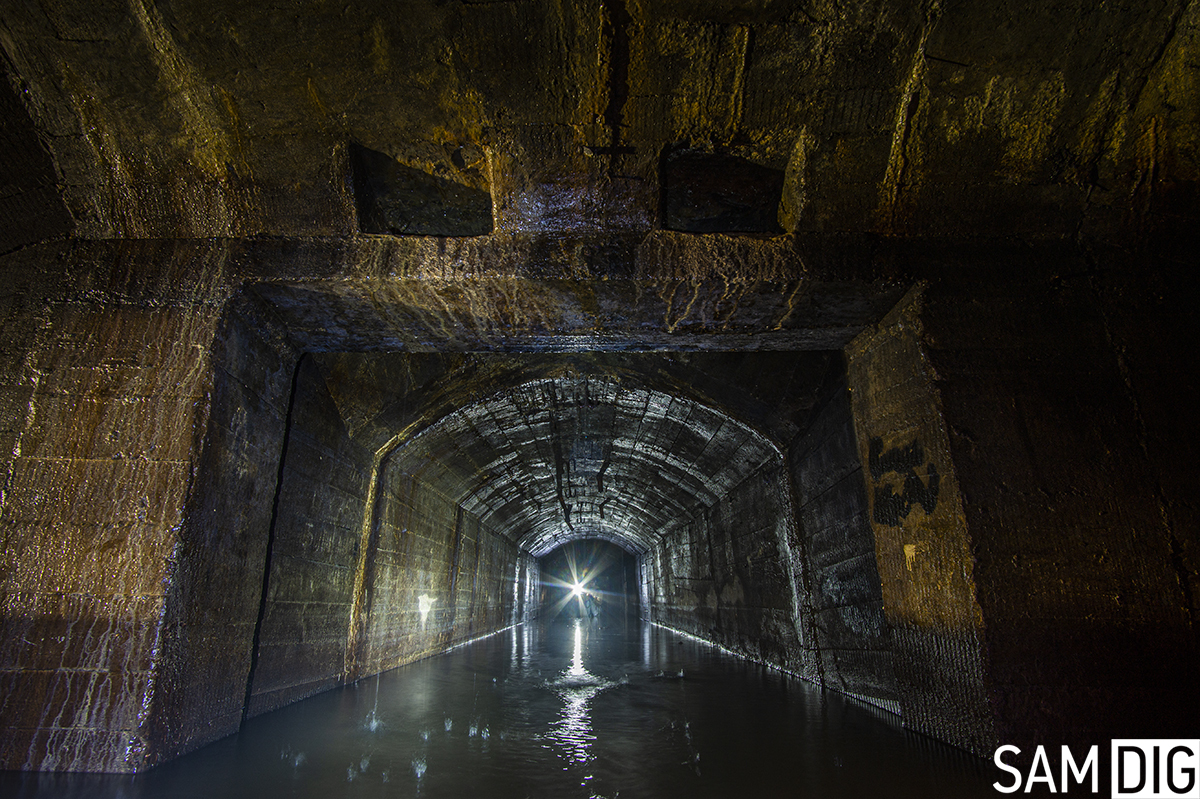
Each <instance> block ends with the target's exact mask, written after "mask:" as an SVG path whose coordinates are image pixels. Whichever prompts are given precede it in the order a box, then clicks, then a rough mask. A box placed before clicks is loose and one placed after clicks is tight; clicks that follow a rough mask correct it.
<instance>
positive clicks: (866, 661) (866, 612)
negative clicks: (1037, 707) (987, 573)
mask: <svg viewBox="0 0 1200 799" xmlns="http://www.w3.org/2000/svg"><path fill="white" fill-rule="evenodd" d="M788 464H789V472H790V475H791V480H792V485H793V486H794V490H795V502H796V506H797V510H796V516H797V522H798V524H797V529H798V532H799V536H800V540H799V541H798V542H797V543H798V545H797V547H795V551H796V552H797V556H798V558H802V559H803V562H804V565H805V566H806V568H807V573H806V574H805V573H804V572H803V571H801V570H798V572H799V586H800V590H801V600H800V605H801V616H802V618H801V619H800V620H799V622H798V623H799V624H800V625H801V627H802V630H801V632H802V633H803V634H806V635H805V637H806V638H807V640H808V648H809V649H810V651H812V653H813V657H814V658H816V659H819V663H817V664H816V669H815V674H814V675H807V676H810V679H811V678H814V677H815V679H816V680H818V681H819V682H821V683H822V684H823V685H825V686H826V687H828V688H832V689H834V690H836V691H840V692H842V693H846V694H851V695H853V696H857V697H859V698H861V699H864V700H866V701H868V702H871V703H872V704H875V705H878V706H880V707H884V708H886V709H888V710H891V711H892V712H896V713H898V712H900V706H899V704H898V702H897V699H898V697H897V689H896V681H895V674H894V673H893V666H892V639H891V631H890V628H889V626H888V623H887V619H886V618H885V617H884V614H883V595H882V593H881V589H880V582H879V570H878V568H877V567H876V563H875V536H874V533H873V532H872V530H871V525H870V521H869V519H868V515H867V514H868V511H867V496H866V490H865V485H864V482H863V468H862V461H861V460H859V454H858V444H857V440H856V438H855V434H854V425H853V419H852V417H851V413H850V395H849V391H848V390H847V385H846V376H845V367H844V365H843V364H842V362H841V359H840V358H839V362H838V364H837V365H836V367H835V368H834V369H832V370H831V371H830V373H829V379H828V380H827V382H826V387H825V390H824V395H823V397H822V404H821V405H819V406H818V407H817V408H816V409H814V412H813V414H812V421H811V423H810V425H809V427H808V428H807V430H805V432H804V433H802V434H801V435H799V436H797V437H796V439H795V440H794V441H793V442H792V445H791V447H790V448H789V450H788Z"/></svg>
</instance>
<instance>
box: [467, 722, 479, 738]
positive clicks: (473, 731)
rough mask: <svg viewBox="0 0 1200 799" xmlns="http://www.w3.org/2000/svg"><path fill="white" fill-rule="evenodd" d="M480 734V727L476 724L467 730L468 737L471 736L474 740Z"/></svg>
mask: <svg viewBox="0 0 1200 799" xmlns="http://www.w3.org/2000/svg"><path fill="white" fill-rule="evenodd" d="M478 734H479V727H478V726H477V725H475V724H472V725H471V726H470V727H469V728H468V729H467V735H469V736H471V737H472V738H474V737H475V736H476V735H478Z"/></svg>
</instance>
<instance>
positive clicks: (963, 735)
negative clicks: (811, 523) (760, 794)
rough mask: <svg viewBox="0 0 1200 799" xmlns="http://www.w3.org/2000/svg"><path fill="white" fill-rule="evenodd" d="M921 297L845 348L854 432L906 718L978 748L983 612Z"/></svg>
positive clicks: (992, 742)
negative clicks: (924, 336)
mask: <svg viewBox="0 0 1200 799" xmlns="http://www.w3.org/2000/svg"><path fill="white" fill-rule="evenodd" d="M919 301H920V297H919V294H918V293H916V292H914V293H911V294H910V295H909V297H908V298H907V299H906V300H905V301H903V302H902V303H901V304H900V305H899V306H897V308H896V309H895V310H894V311H893V312H892V313H891V314H889V315H888V316H887V317H885V318H884V320H883V321H882V322H880V324H879V325H878V326H876V327H875V328H873V329H870V330H868V331H866V332H864V333H863V334H862V335H860V336H859V337H858V338H856V339H855V340H854V342H852V343H851V345H850V347H848V348H847V370H848V377H849V387H850V391H851V397H852V410H853V416H854V427H855V435H856V438H857V444H858V454H859V462H860V463H861V464H863V465H864V466H865V467H866V470H865V472H864V473H863V477H864V479H865V483H866V489H867V507H868V518H869V521H870V525H871V531H872V533H873V535H874V539H875V559H876V564H877V568H878V572H879V577H880V580H881V586H882V597H883V609H884V615H885V617H886V619H887V621H888V624H889V626H890V627H891V636H892V662H893V668H894V671H895V676H896V685H897V693H898V696H899V702H900V707H901V714H902V716H903V718H904V723H905V725H906V726H909V727H911V728H913V729H916V730H919V731H921V732H924V733H926V734H929V735H932V736H934V737H936V738H940V739H941V740H943V741H949V742H950V743H953V744H955V745H957V746H960V747H962V748H964V749H967V750H968V751H972V752H975V753H976V754H979V755H985V756H986V755H990V753H991V752H992V751H993V750H994V748H995V746H996V741H997V739H996V732H995V728H994V722H993V719H992V717H991V713H990V710H989V705H988V694H987V687H986V675H985V656H984V653H983V646H984V640H983V617H982V613H981V612H980V609H979V605H978V603H977V602H976V599H975V583H974V577H973V565H974V564H973V558H972V553H971V546H970V544H971V542H970V540H969V538H968V534H967V524H966V520H965V518H964V516H963V511H962V505H961V501H960V499H959V492H958V484H957V480H956V477H955V473H954V464H953V461H952V458H951V455H950V449H949V441H948V438H947V432H946V428H945V423H944V421H943V419H942V411H941V405H940V397H939V394H938V386H937V384H936V383H935V382H934V374H933V372H932V370H931V369H930V367H929V364H928V361H927V359H926V355H925V352H924V350H923V349H922V345H921V339H920V335H921V323H920V316H919Z"/></svg>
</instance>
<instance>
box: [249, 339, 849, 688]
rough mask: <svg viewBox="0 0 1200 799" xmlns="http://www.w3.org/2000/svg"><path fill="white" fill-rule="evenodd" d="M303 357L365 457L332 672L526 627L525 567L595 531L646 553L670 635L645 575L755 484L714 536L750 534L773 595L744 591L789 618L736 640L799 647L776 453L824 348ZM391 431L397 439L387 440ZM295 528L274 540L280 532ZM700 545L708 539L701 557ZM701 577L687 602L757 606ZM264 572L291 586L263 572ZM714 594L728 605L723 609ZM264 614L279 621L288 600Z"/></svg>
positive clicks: (819, 372) (808, 404) (528, 576)
mask: <svg viewBox="0 0 1200 799" xmlns="http://www.w3.org/2000/svg"><path fill="white" fill-rule="evenodd" d="M304 364H305V365H304V370H305V373H306V375H307V376H308V377H307V378H306V381H309V382H307V385H309V387H310V391H311V392H312V393H315V394H322V395H324V396H325V397H326V402H327V403H329V404H330V405H333V406H336V408H337V410H336V412H335V413H336V415H337V416H339V417H340V418H341V420H342V425H343V429H344V430H345V431H346V434H347V435H348V438H349V439H358V443H357V444H356V449H357V450H358V451H359V452H360V453H367V452H368V450H367V446H366V442H370V443H371V445H372V446H374V450H373V452H372V453H371V459H372V461H373V466H372V467H371V469H370V472H371V477H370V480H371V485H370V486H369V487H367V488H365V489H360V491H361V492H362V493H364V494H365V495H366V496H365V498H364V500H363V504H362V508H363V521H362V524H361V527H360V529H361V544H360V546H359V548H358V550H357V555H356V557H355V558H354V565H353V569H354V571H355V579H354V590H353V598H352V600H351V599H346V600H344V601H348V602H349V603H350V607H351V611H350V613H351V622H350V627H349V631H348V635H349V638H348V641H347V643H346V660H345V666H344V673H343V678H347V679H354V678H357V677H361V676H364V675H366V674H370V673H373V672H375V671H379V670H381V669H383V668H387V667H390V666H394V665H397V664H399V663H403V662H407V661H408V660H411V659H413V658H414V657H419V656H421V655H423V654H426V653H428V652H431V651H436V649H437V648H439V647H441V646H445V645H447V644H450V643H453V642H455V641H457V640H460V639H461V638H463V637H470V636H471V635H474V634H478V632H479V631H480V630H481V629H488V628H489V627H490V628H494V626H495V624H496V623H500V622H501V621H507V622H509V623H511V622H512V621H515V620H517V619H519V618H521V617H522V614H523V613H525V612H527V611H528V608H527V607H526V605H525V604H524V603H526V601H527V598H528V596H529V595H530V594H531V593H536V590H535V586H533V585H531V584H530V583H529V581H530V580H533V582H536V578H535V577H534V576H533V575H536V568H537V567H536V561H537V559H539V558H541V557H543V556H545V555H546V554H547V553H549V552H550V551H551V550H553V549H555V548H557V547H558V546H560V545H562V544H563V543H566V542H569V541H574V540H579V539H595V538H599V539H604V540H607V541H610V542H613V543H615V544H618V545H619V546H621V547H622V548H624V549H625V550H627V551H629V552H630V553H632V554H634V555H636V556H637V557H638V558H639V559H641V560H642V562H643V564H644V569H643V585H642V586H641V590H642V594H643V599H644V600H645V601H646V602H647V603H649V606H648V607H647V608H645V612H647V613H650V612H651V608H652V607H659V608H660V609H661V611H662V614H660V615H661V618H662V620H664V621H674V622H676V623H678V621H679V619H677V618H670V615H671V613H673V612H674V611H672V610H671V609H670V607H668V606H671V607H673V606H674V605H675V604H677V598H676V597H674V596H673V594H672V593H671V592H672V590H673V589H671V587H670V585H669V583H670V580H671V577H670V576H669V575H665V574H662V573H661V569H659V568H658V567H657V566H656V565H655V564H662V563H665V562H667V561H672V562H674V563H676V565H677V566H678V567H679V569H688V568H692V567H691V566H690V565H689V564H691V563H692V561H694V560H695V558H694V556H693V555H692V554H690V553H688V552H682V551H675V550H679V549H680V548H681V547H682V548H691V549H696V548H697V547H698V546H699V544H698V543H697V542H691V543H681V542H682V541H684V540H685V539H688V538H689V537H694V536H695V535H696V534H697V532H698V531H704V535H705V536H708V535H709V530H710V528H711V527H712V526H713V525H714V524H715V525H717V526H719V525H720V522H719V521H716V522H714V519H717V518H718V517H719V516H720V515H721V509H722V508H723V507H725V505H727V504H728V503H729V501H730V498H731V497H733V496H734V495H738V494H739V492H744V487H745V486H747V485H753V486H759V487H762V486H766V487H768V491H767V493H768V494H770V500H769V501H768V502H767V503H765V504H764V505H763V508H764V509H763V511H762V513H761V514H759V516H760V517H761V518H758V519H757V520H756V521H755V522H754V523H748V524H747V526H746V527H745V529H738V530H736V531H733V530H725V529H724V528H722V529H721V531H720V533H721V535H730V536H732V537H733V538H738V539H741V538H745V539H746V540H747V541H750V540H753V541H754V543H753V544H752V545H751V544H747V545H746V546H748V547H749V549H748V551H747V553H746V555H745V556H741V557H743V558H744V559H746V560H749V559H752V558H757V559H760V560H773V561H775V562H777V563H778V564H780V568H779V569H778V570H777V573H776V574H774V575H773V576H772V578H771V580H770V581H768V582H769V587H767V586H766V584H764V585H759V586H758V587H757V588H756V589H755V590H758V591H760V593H761V592H764V591H765V592H766V593H769V594H770V595H771V598H770V600H769V601H768V602H767V604H768V605H770V607H771V610H770V612H771V613H774V614H775V615H776V616H777V617H778V618H777V619H776V621H777V622H778V623H780V624H782V626H781V627H779V628H778V629H775V630H774V631H768V630H765V629H762V627H763V625H762V623H761V620H760V619H746V620H744V621H743V624H742V629H741V630H740V632H739V634H741V635H746V636H749V638H748V640H755V641H757V640H758V639H759V638H761V637H762V636H763V635H764V634H767V635H775V636H782V640H781V641H780V642H779V645H780V646H793V647H794V646H796V645H797V636H796V633H795V629H794V612H795V606H796V604H797V601H798V600H797V591H796V581H797V575H796V572H795V570H794V569H793V566H792V555H791V547H792V546H793V544H794V539H795V536H794V529H795V521H794V518H793V512H792V511H793V509H792V506H791V503H790V502H789V501H787V499H786V495H787V485H788V482H787V478H786V464H785V462H784V460H785V459H784V449H785V447H784V444H785V443H786V442H787V441H789V440H790V439H792V438H794V437H795V435H796V433H797V432H798V431H800V430H802V429H803V428H804V427H805V426H806V424H807V423H808V420H809V418H810V417H811V415H812V413H813V411H814V410H815V409H816V407H817V406H819V405H820V404H821V403H822V402H823V401H824V395H825V394H826V393H827V392H828V390H829V382H830V379H831V376H832V377H834V378H836V376H837V375H839V374H841V373H842V365H841V358H840V356H838V355H837V354H836V353H830V352H820V351H817V352H805V353H797V352H791V353H784V352H769V353H692V354H689V353H571V354H559V355H547V354H503V355H502V354H486V353H476V354H419V353H379V354H371V353H366V354H347V353H341V354H339V353H328V354H323V355H318V356H311V357H306V358H305V359H304ZM535 376H537V377H535ZM531 377H532V378H533V379H531ZM351 420H353V425H352V424H351ZM386 429H391V430H393V431H397V432H393V434H392V435H391V436H390V437H382V436H381V435H380V433H381V431H383V430H386ZM351 430H354V431H356V432H350V431H351ZM755 478H759V479H755ZM310 507H311V508H312V509H313V510H314V511H315V512H316V513H317V514H318V515H319V514H320V513H321V511H320V510H319V509H318V508H316V507H315V506H310ZM752 517H753V514H750V515H748V516H747V520H748V521H749V520H750V519H751V518H752ZM305 523H306V524H308V525H311V523H312V522H311V519H310V520H307V521H306V522H305ZM288 524H290V522H285V524H284V525H282V526H279V527H278V528H277V534H278V535H283V536H287V535H290V533H289V532H287V531H286V530H285V529H284V528H285V527H286V526H287V525H288ZM298 532H300V534H301V537H303V536H304V533H303V531H298ZM759 539H762V540H759ZM726 545H727V546H726V548H729V547H733V546H734V543H733V541H732V538H731V539H730V540H729V541H727V542H726ZM717 546H722V545H721V544H717ZM737 546H739V547H740V546H742V545H741V544H738V545H737ZM711 547H712V544H709V543H708V542H707V539H706V541H705V543H704V544H703V548H706V549H711ZM730 551H732V550H730ZM664 553H667V555H666V560H664ZM481 563H484V564H489V565H487V566H486V567H481V566H480V565H479V564H481ZM346 565H347V566H349V565H350V563H349V561H347V562H346ZM729 565H732V564H729ZM302 568H304V569H307V568H308V566H307V565H306V566H303V567H302ZM706 568H707V569H708V573H707V574H705V575H696V579H698V580H702V581H705V582H706V583H708V584H709V594H710V596H709V597H708V598H707V599H701V598H699V597H693V598H691V599H686V598H685V599H684V600H682V601H683V602H684V604H686V603H688V602H693V603H695V602H701V601H703V602H708V603H709V604H711V605H712V606H713V607H714V608H715V607H717V606H718V605H728V606H729V609H730V610H731V611H732V612H734V613H735V615H736V614H744V613H746V612H749V613H750V615H754V614H756V613H760V611H762V608H761V607H759V605H761V604H762V602H763V600H762V598H761V596H757V595H756V597H752V598H750V599H749V600H747V599H746V598H745V596H744V587H743V586H742V585H741V584H740V583H738V584H737V585H736V586H733V585H732V583H737V581H738V580H739V579H742V580H743V581H748V582H751V583H753V582H755V581H756V579H757V578H749V577H745V578H738V577H731V578H729V579H726V578H725V577H720V576H718V574H717V573H719V572H721V570H722V569H723V568H725V567H723V566H718V565H715V564H709V566H708V567H706ZM739 568H741V567H740V566H735V567H733V571H736V570H737V569H739ZM714 570H715V571H714ZM731 574H732V572H731ZM687 576H688V575H685V574H683V572H682V571H680V573H679V577H681V578H683V577H687ZM271 580H272V581H279V583H280V585H285V584H286V583H287V578H283V577H281V576H280V575H278V574H277V573H276V572H273V573H272V576H271ZM498 580H499V581H500V582H497V581H498ZM656 581H657V582H656ZM731 581H732V582H731ZM467 582H469V583H470V585H471V588H470V590H469V591H467V590H466V589H465V588H464V586H465V585H466V584H467ZM501 583H502V584H503V586H502V585H501ZM726 583H731V584H730V585H726ZM480 586H484V587H482V588H481V587H480ZM656 586H657V587H658V588H660V589H661V591H659V592H658V593H655V591H656V590H657V589H656ZM722 590H725V591H726V593H729V592H730V591H732V593H731V594H729V596H726V597H724V598H719V597H718V595H719V594H721V592H722ZM663 592H665V593H663ZM735 594H736V595H737V598H733V597H734V595H735ZM510 595H511V596H512V597H513V602H512V604H511V605H509V604H507V602H508V600H507V597H508V596H510ZM270 602H271V603H272V608H274V607H275V606H278V607H279V608H280V610H281V612H290V611H287V610H286V607H285V606H286V605H287V602H286V601H284V600H282V599H279V600H278V601H276V600H275V599H272V600H270ZM488 602H490V604H486V603H488ZM481 603H484V604H481ZM756 603H757V604H756ZM681 607H682V606H681ZM414 609H417V610H419V612H420V620H419V622H418V621H416V618H417V617H416V614H415V613H414ZM422 609H423V610H422ZM273 614H274V610H273V609H272V610H270V611H268V615H273ZM663 614H665V615H663ZM297 623H300V622H299V620H298V621H297ZM711 623H712V624H713V625H714V629H716V628H719V627H720V626H721V622H720V620H719V619H716V618H714V619H712V620H711ZM414 625H416V626H415V627H414ZM284 640H286V636H284ZM726 643H731V644H733V643H735V642H734V641H732V640H731V641H728V642H726ZM260 645H262V646H266V647H267V649H265V650H264V652H269V651H270V647H271V646H272V644H271V643H270V642H269V641H267V642H266V643H265V644H261V643H260ZM756 651H757V650H756ZM264 662H266V661H264ZM287 670H288V667H285V666H284V665H283V664H279V663H276V664H275V665H270V664H268V665H265V666H263V667H262V668H260V669H259V670H258V673H257V674H256V675H255V677H254V680H253V681H254V682H255V683H256V685H255V686H253V687H252V688H251V695H252V702H253V701H255V700H254V699H253V698H255V697H262V701H263V702H268V704H267V705H264V706H263V707H267V706H271V704H273V702H272V701H271V700H270V699H269V697H268V694H269V693H270V690H269V689H267V688H266V686H267V685H270V684H271V683H272V681H273V680H275V679H276V678H277V677H282V676H283V674H284V672H286V671H287ZM273 675H274V676H273Z"/></svg>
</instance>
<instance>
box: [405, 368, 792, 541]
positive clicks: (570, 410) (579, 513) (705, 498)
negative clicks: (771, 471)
mask: <svg viewBox="0 0 1200 799" xmlns="http://www.w3.org/2000/svg"><path fill="white" fill-rule="evenodd" d="M778 458H779V454H778V450H777V449H776V448H775V446H774V445H773V444H772V443H771V442H770V441H769V440H768V439H767V438H765V437H764V436H763V435H762V434H760V433H758V432H756V431H754V430H753V429H751V428H750V427H748V426H747V425H745V424H743V423H741V422H739V421H737V420H735V419H733V418H732V417H730V416H729V415H727V414H725V413H723V412H721V411H719V410H717V409H715V408H712V407H709V406H707V405H704V404H702V403H700V402H697V401H695V400H692V399H686V398H682V397H679V396H672V395H670V394H667V393H664V392H661V391H657V390H653V389H648V388H643V387H627V386H623V385H622V384H620V383H619V382H616V381H613V380H606V379H597V378H595V377H590V378H589V377H558V378H550V379H542V380H533V381H530V382H526V383H524V384H522V385H519V386H517V387H515V388H513V389H509V390H506V391H502V392H499V393H497V394H494V395H492V396H490V397H487V398H486V399H483V400H480V401H478V402H475V403H472V404H469V405H466V406H463V407H461V408H459V409H456V410H453V411H451V412H450V413H448V414H447V415H445V416H444V417H442V418H441V419H440V420H439V421H437V422H436V423H435V424H433V425H431V426H430V427H428V428H426V429H425V430H424V431H422V432H421V433H420V434H419V435H417V436H415V437H413V438H411V439H409V440H407V441H405V442H403V443H400V444H398V445H397V446H396V448H395V449H394V450H393V451H392V452H390V453H389V455H388V458H387V461H386V466H385V468H387V469H398V470H401V472H402V473H407V474H414V475H416V476H418V477H420V478H421V479H422V480H423V481H425V482H427V483H428V484H430V485H431V486H432V487H433V488H434V489H435V490H437V491H438V492H439V493H441V494H442V495H443V496H445V497H446V498H448V499H451V500H453V501H454V502H455V503H457V504H459V505H461V506H462V507H463V508H464V509H465V510H467V511H468V512H470V513H473V514H475V515H477V516H478V517H479V518H480V519H481V520H482V521H483V523H485V524H487V525H488V526H490V527H492V528H493V529H495V530H497V531H499V532H501V533H503V534H505V535H507V536H509V537H510V538H511V539H512V540H513V541H514V542H515V543H517V544H518V545H519V546H521V547H522V548H523V549H526V550H528V551H530V552H531V553H532V554H534V555H535V556H539V557H540V556H542V555H545V554H547V553H548V552H550V551H551V550H553V549H554V548H555V547H557V546H559V545H560V544H563V543H565V542H567V541H571V540H575V539H579V538H602V539H607V540H609V541H612V542H614V543H617V544H619V545H621V546H623V547H624V548H626V549H627V550H630V551H632V552H635V553H638V554H641V553H644V552H646V551H648V550H649V549H650V548H651V547H652V546H653V545H654V543H655V541H656V540H657V539H658V538H659V537H660V536H661V535H662V534H663V533H664V532H666V531H668V530H670V529H671V528H673V527H675V526H677V525H679V524H681V523H686V522H687V521H690V520H691V519H693V518H695V517H696V516H697V515H699V514H700V513H702V512H703V511H705V510H706V509H707V508H709V507H711V506H712V505H713V504H714V503H716V502H717V501H718V500H720V499H721V498H722V497H723V496H725V495H726V494H728V492H729V491H730V490H731V489H733V488H734V487H735V486H737V485H738V484H739V483H741V482H742V481H743V480H745V479H746V478H747V477H749V476H750V475H751V474H752V473H753V472H754V471H755V470H757V469H759V468H760V467H762V466H763V465H765V464H768V463H770V462H772V461H776V460H777V459H778Z"/></svg>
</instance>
